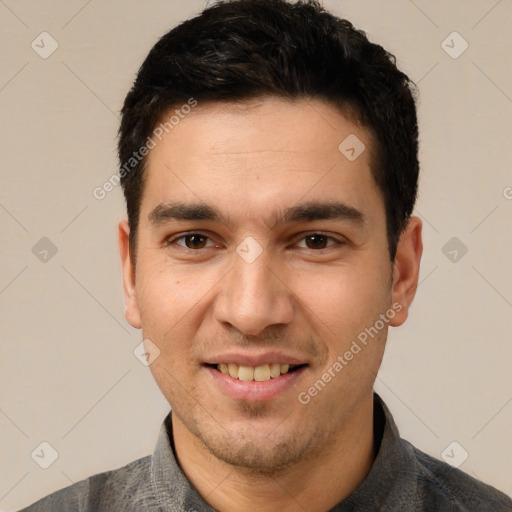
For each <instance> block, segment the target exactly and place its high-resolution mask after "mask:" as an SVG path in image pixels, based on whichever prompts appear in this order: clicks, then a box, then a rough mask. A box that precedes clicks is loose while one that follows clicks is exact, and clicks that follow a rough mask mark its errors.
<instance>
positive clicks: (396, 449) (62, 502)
mask: <svg viewBox="0 0 512 512" xmlns="http://www.w3.org/2000/svg"><path fill="white" fill-rule="evenodd" d="M374 403H375V414H374V430H375V439H376V444H377V450H378V453H377V456H376V458H375V461H374V463H373V466H372V468H371V470H370V473H368V475H367V476H366V478H365V479H364V481H363V482H362V483H361V485H360V486H359V487H358V488H357V489H356V490H355V491H354V492H353V493H352V494H351V495H350V496H348V497H347V498H346V499H345V500H343V501H342V502H341V503H339V504H338V505H336V506H335V507H334V508H333V509H331V511H330V512H348V511H355V510H357V511H400V512H406V511H436V512H437V511H441V512H444V511H450V512H452V511H453V512H455V511H471V512H475V511H476V512H484V511H489V512H491V511H492V512H501V511H512V500H511V499H510V498H509V497H508V496H506V495H505V494H503V493H501V492H500V491H498V490H496V489H494V488H493V487H490V486H489V485H486V484H484V483H482V482H480V481H478V480H475V479H474V478H472V477H470V476H469V475H467V474H465V473H464V472H462V471H460V470H458V469H455V468H452V467H451V466H449V465H448V464H445V463H444V462H441V461H438V460H436V459H434V458H432V457H430V456H429V455H427V454H425V453H423V452H421V451H420V450H418V449H416V448H415V447H414V446H412V445H411V444H410V443H408V442H407V441H405V440H403V439H401V438H400V435H399V433H398V429H397V427H396V425H395V422H394V420H393V417H392V415H391V413H390V412H389V410H388V408H387V407H386V405H385V404H384V403H383V402H382V400H381V399H380V397H379V396H378V395H375V401H374ZM170 418H171V415H170V414H169V416H167V418H166V419H165V420H164V423H163V425H162V428H161V430H160V435H159V437H158V441H157V444H156V448H155V451H154V453H153V455H151V456H147V457H144V458H142V459H139V460H136V461H134V462H132V463H130V464H128V465H127V466H124V467H122V468H119V469H116V470H114V471H107V472H105V473H100V474H98V475H95V476H92V477H90V478H87V479H86V480H82V481H81V482H78V483H76V484H73V485H71V486H69V487H67V488H65V489H62V490H60V491H57V492H55V493H53V494H51V495H49V496H47V497H46V498H43V499H42V500H40V501H38V502H36V503H34V504H33V505H31V506H29V507H28V508H25V509H23V510H22V511H20V512H50V511H51V512H107V511H108V512H121V511H122V512H215V509H213V508H212V507H211V506H210V505H208V503H206V502H205V501H204V499H203V498H202V497H201V496H200V494H199V493H198V492H197V490H196V489H195V488H194V487H193V486H192V484H191V483H190V482H189V481H188V480H187V478H186V477H185V475H184V473H183V472H182V471H181V469H180V467H179V465H178V463H177V461H176V457H175V455H174V447H173V437H172V424H171V419H170Z"/></svg>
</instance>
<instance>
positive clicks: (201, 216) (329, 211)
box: [148, 201, 365, 226]
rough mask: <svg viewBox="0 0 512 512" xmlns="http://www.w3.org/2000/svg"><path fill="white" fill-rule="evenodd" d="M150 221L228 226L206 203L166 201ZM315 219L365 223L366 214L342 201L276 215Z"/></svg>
mask: <svg viewBox="0 0 512 512" xmlns="http://www.w3.org/2000/svg"><path fill="white" fill-rule="evenodd" d="M148 220H149V222H150V223H151V224H153V225H154V226H159V225H162V224H165V223H167V222H169V221H205V220H208V221H215V222H222V223H225V224H229V222H228V221H229V219H228V218H227V217H225V216H224V215H223V214H222V213H221V212H220V211H219V210H218V209H217V208H215V207H214V206H211V205H209V204H206V203H179V202H167V203H161V204H159V205H158V206H156V207H155V208H154V209H153V210H152V211H151V213H150V214H149V215H148ZM316 220H348V221H351V222H354V223H356V224H363V223H364V221H365V216H364V214H363V213H362V212H361V211H360V210H358V209H356V208H354V207H353V206H350V205H347V204H345V203H342V202H336V201H335V202H332V201H330V202H317V201H314V202H307V203H302V204H299V205H295V206H291V207H289V208H286V209H285V210H283V211H280V212H278V214H277V215H276V220H275V224H283V223H292V222H314V221H316Z"/></svg>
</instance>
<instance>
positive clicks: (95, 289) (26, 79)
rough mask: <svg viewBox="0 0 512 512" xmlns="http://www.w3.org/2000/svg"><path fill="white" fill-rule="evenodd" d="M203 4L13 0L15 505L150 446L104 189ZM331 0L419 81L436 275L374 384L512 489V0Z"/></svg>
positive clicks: (112, 212)
mask: <svg viewBox="0 0 512 512" xmlns="http://www.w3.org/2000/svg"><path fill="white" fill-rule="evenodd" d="M205 5H206V2H205V1H203V0H195V1H192V0H165V1H164V0H150V1H144V2H143V1H141V0H139V1H135V0H131V1H128V0H126V1H121V0H92V1H89V2H88V1H86V0H66V1H63V0H60V1H59V0H0V19H1V24H2V32H1V47H2V61H1V78H0V119H1V128H0V130H1V132H0V135H1V136H0V141H1V148H0V149H1V153H0V155H1V171H0V172H1V188H0V248H1V271H0V329H1V343H2V346H1V356H0V384H1V387H0V439H1V441H0V510H2V511H7V510H9V511H10V510H15V509H17V508H19V507H21V506H23V505H27V504H29V503H31V502H32V501H34V500H36V499H37V498H39V497H41V496H43V495H45V494H47V493H49V492H51V491H54V490H56V489H58V488H61V487H64V486H66V485H68V484H70V483H72V482H76V481H78V480H80V479H82V478H84V477H86V476H88V475H91V474H93V473H95V472H99V471H104V470H107V469H112V468H115V467H119V466H121V465H124V464H125V463H127V462H129V461H131V460H134V459H135V458H138V457H141V456H143V455H146V454H149V453H151V452H152V450H153V445H154V442H155V439H156V435H157V432H158V429H159V426H160V423H161V420H162V419H163V417H164V416H165V414H166V412H167V404H166V403H165V401H164V399H163V398H162V396H161V395H160V392H159V390H158V389H157V387H156V384H154V383H153V380H152V378H151V376H150V373H149V370H148V369H147V368H146V367H144V366H143V365H142V364H141V363H140V362H139V361H138V360H137V359H136V358H135V357H134V355H133V352H132V351H133V349H134V348H135V347H136V346H137V345H138V343H139V342H140V334H139V332H138V331H135V330H133V329H132V328H131V327H129V325H128V324H127V322H126V321H125V320H124V317H123V299H122V292H121V275H120V264H119V261H118V256H117V247H116V222H117V220H118V218H120V217H121V216H122V215H123V213H124V204H123V200H122V196H121V192H120V190H119V188H116V189H115V190H114V191H112V192H110V193H109V194H108V195H107V197H106V198H105V199H103V200H101V201H100V200H97V199H95V198H94V197H93V194H92V191H93V189H94V188H95V187H97V186H101V185H102V184H103V183H104V182H105V180H107V179H108V178H109V177H110V176H111V175H112V174H113V173H114V172H115V170H116V165H117V162H116V156H115V138H116V131H117V128H118V114H117V113H118V111H119V109H120V107H121V104H122V101H123V99H124V95H125V94H126V92H127V90H128V88H129V86H130V84H131V82H132V80H133V78H134V75H135V73H136V71H137V69H138V67H139V65H140V64H141V63H142V60H143V58H144V57H145V55H146V54H147V52H148V51H149V49H150V48H151V47H152V45H153V44H154V43H155V42H156V40H157V38H158V37H159V36H161V35H163V34H164V33H165V32H166V31H167V30H169V29H170V28H171V27H172V26H174V25H175V24H176V23H177V22H179V21H180V20H183V19H185V18H187V17H190V16H192V15H194V14H196V13H198V12H199V11H200V10H201V9H202V8H203V7H204V6H205ZM324 5H325V6H326V7H328V8H330V9H332V10H334V11H335V12H336V13H339V14H340V15H342V16H346V17H347V18H348V19H350V20H351V21H352V22H353V23H354V24H355V25H356V26H358V27H359V28H362V29H364V30H366V31H367V32H368V34H369V36H370V38H371V39H372V40H374V41H377V42H380V43H381V44H383V45H384V46H385V47H386V48H387V49H388V50H390V51H391V52H393V53H395V54H396V55H397V58H398V63H399V66H401V67H402V68H403V69H404V70H405V71H406V72H407V73H408V74H409V75H410V76H411V77H412V78H413V80H415V81H416V82H417V83H418V84H419V88H420V93H421V100H420V105H419V116H420V123H421V162H422V178H421V195H420V199H419V203H418V207H417V211H416V213H417V214H418V215H420V216H421V217H422V218H423V219H424V224H425V226H424V238H425V246H426V249H425V255H424V259H423V264H422V271H421V285H420V288H419V291H418V296H417V299H416V301H415V303H414V306H413V308H412V311H411V315H410V319H409V321H408V323H407V324H406V325H405V326H404V327H401V328H399V329H394V330H392V331H391V334H390V341H389V346H388V350H387V354H386V357H385V360H384V363H383V366H382V369H381V371H380V374H379V377H378V380H377V383H376V388H377V390H378V391H379V392H380V393H381V395H382V396H383V397H384V399H385V400H386V401H387V402H388V405H389V406H390V408H391V410H392V412H393V413H394V414H395V416H396V419H397V422H398V425H399V427H400V429H401V432H402V435H403V436H404V437H405V438H407V439H409V440H411V441H412V442H413V443H414V444H416V445H417V446H418V447H419V448H421V449H423V450H425V451H426V452H428V453H430V454H432V455H434V456H436V457H438V458H439V457H441V454H442V452H443V451H444V450H445V448H446V447H447V446H448V445H450V443H452V442H453V441H457V442H458V443H459V445H460V447H459V446H458V445H457V446H455V448H454V451H453V452H452V451H451V448H453V447H451V448H450V449H449V450H448V454H449V455H450V456H451V457H452V460H455V461H459V460H460V459H461V458H462V455H463V454H464V452H463V451H462V450H463V449H464V450H466V451H467V452H468V454H469V456H468V458H467V460H465V462H464V463H463V464H462V465H461V466H460V467H461V469H463V470H464V471H466V472H468V473H469V474H471V475H476V476H477V477H478V478H480V479H482V480H484V481H486V482H488V483H491V484H493V485H494V486H496V487H498V488H499V489H502V490H503V491H505V492H506V493H509V494H511V493H512V481H511V479H510V476H511V475H512V446H511V438H510V431H511V425H512V386H511V379H510V374H511V360H512V345H511V343H510V338H511V336H510V334H511V327H512V320H511V319H512V314H511V313H512V309H511V308H512V275H511V272H510V262H511V261H512V257H511V255H512V254H511V253H512V237H511V229H510V225H511V220H512V172H511V162H512V150H511V141H510V136H511V132H512V130H511V124H512V123H511V119H512V72H511V66H510V55H511V54H512V40H511V37H510V20H511V19H512V1H510V0H501V1H496V0H478V1H470V0H459V1H457V0H445V1H441V0H436V1H433V0H432V1H421V0H415V1H414V2H413V1H412V0H391V1H390V0H388V1H386V2H384V1H371V0H358V1H355V0H353V1H342V0H331V1H329V0H325V2H324ZM43 31H46V32H48V33H49V34H50V35H51V37H52V38H54V39H55V40H56V41H57V43H58V48H57V50H56V51H55V52H54V53H53V54H52V55H50V56H49V57H48V58H46V59H43V58H42V57H40V55H39V54H38V53H36V51H34V50H33V49H32V47H31V43H32V41H33V40H35V42H36V44H37V43H38V41H39V43H38V44H39V47H41V46H43V44H42V43H41V37H45V38H46V39H45V40H44V41H45V42H44V48H45V51H47V50H48V49H50V48H51V41H50V40H49V39H48V38H47V37H48V36H41V37H39V38H38V36H39V34H40V33H41V32H43ZM454 31H456V32H458V33H459V34H460V35H461V36H462V38H463V40H464V41H467V43H468V45H469V46H468V48H467V50H466V51H465V52H464V53H462V54H461V55H460V56H459V57H458V58H452V56H450V55H449V54H448V53H447V52H446V51H445V49H446V50H448V51H449V52H451V53H452V55H454V54H455V53H458V52H459V51H460V50H461V49H463V47H464V41H463V40H462V39H460V38H458V36H453V35H452V36H450V37H448V39H447V40H446V42H445V43H444V45H442V42H443V41H444V40H445V39H446V38H447V36H449V35H450V34H451V33H452V32H454ZM443 46H444V49H443ZM36 48H37V47H36ZM38 50H39V51H40V52H41V51H43V48H38ZM42 237H47V238H49V239H50V240H51V241H52V243H53V244H54V245H55V247H56V248H57V252H56V254H55V255H53V256H52V254H51V252H48V253H47V254H45V253H44V250H48V247H47V246H45V245H44V242H41V243H42V244H43V245H41V246H36V249H35V250H34V252H35V253H36V254H34V252H33V250H32V248H33V247H34V245H35V244H36V243H38V241H39V240H40V239H41V238H42ZM452 237H457V239H458V241H457V240H456V241H455V242H452V243H455V245H453V246H452V245H449V246H448V247H447V248H445V249H444V252H443V247H445V244H447V242H448V241H449V240H450V239H452ZM461 244H464V246H465V247H467V253H466V254H464V255H463V256H462V257H461V255H462V250H461V248H462V245H461ZM450 251H451V254H450ZM453 251H455V252H453ZM445 253H446V254H447V255H445ZM45 255H46V258H47V261H46V262H45V261H41V258H43V259H44V256H45ZM36 256H37V257H36ZM450 258H451V259H454V258H455V259H457V261H451V260H450ZM43 441H46V442H48V443H50V445H51V446H52V447H53V448H54V449H55V450H56V451H57V452H58V454H59V457H58V458H57V460H56V461H55V462H54V463H53V464H52V465H51V466H50V467H49V468H48V469H46V470H44V469H42V468H41V467H39V465H38V464H37V463H36V462H35V461H34V460H33V459H32V458H31V453H32V452H33V450H34V449H35V448H36V447H38V446H39V445H40V443H41V442H43ZM461 447H462V448H461ZM37 453H40V452H37ZM49 453H50V452H49V451H48V449H47V451H46V452H45V456H48V454H49ZM35 459H37V457H35Z"/></svg>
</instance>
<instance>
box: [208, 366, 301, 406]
mask: <svg viewBox="0 0 512 512" xmlns="http://www.w3.org/2000/svg"><path fill="white" fill-rule="evenodd" d="M204 368H205V369H206V370H207V371H208V372H209V374H210V376H211V377H212V378H213V380H214V381H215V383H216V385H217V386H218V387H220V389H221V390H222V392H223V393H224V394H226V395H228V396H229V397H231V398H234V399H235V400H241V401H244V402H266V401H269V400H273V399H274V398H277V397H278V396H279V395H281V394H283V393H284V392H285V391H287V390H288V389H290V388H292V387H294V386H295V384H296V382H297V379H299V378H300V376H301V375H302V373H303V372H304V371H305V370H306V366H301V367H300V368H297V369H296V370H294V371H293V372H289V373H285V374H283V375H281V376H279V377H277V378H275V379H269V380H266V381H264V382H257V381H254V380H239V379H233V377H230V376H229V375H226V374H224V373H222V372H220V371H219V370H216V369H215V368H212V367H211V366H205V367H204Z"/></svg>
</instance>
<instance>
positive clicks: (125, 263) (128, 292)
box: [118, 219, 142, 329]
mask: <svg viewBox="0 0 512 512" xmlns="http://www.w3.org/2000/svg"><path fill="white" fill-rule="evenodd" d="M118 241H119V254H120V255H121V264H122V267H123V289H124V304H125V316H126V320H128V322H129V324H130V325H131V326H132V327H135V328H136V329H140V328H141V327H142V324H141V321H140V311H139V304H138V302H137V288H136V287H135V268H134V266H133V264H132V260H131V256H130V226H129V224H128V221H127V220H126V219H124V220H122V221H121V222H120V223H119V228H118Z"/></svg>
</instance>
